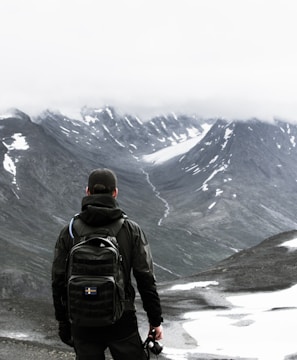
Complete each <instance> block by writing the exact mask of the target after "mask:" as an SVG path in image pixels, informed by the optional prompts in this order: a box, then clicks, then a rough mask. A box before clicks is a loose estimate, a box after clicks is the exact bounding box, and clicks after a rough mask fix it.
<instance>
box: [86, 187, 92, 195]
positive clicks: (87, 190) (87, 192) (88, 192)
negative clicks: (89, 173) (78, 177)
mask: <svg viewBox="0 0 297 360" xmlns="http://www.w3.org/2000/svg"><path fill="white" fill-rule="evenodd" d="M86 194H87V195H91V193H90V190H89V188H88V186H87V187H86Z"/></svg>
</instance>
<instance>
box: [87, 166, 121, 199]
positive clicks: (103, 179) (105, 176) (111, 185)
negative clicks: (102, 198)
mask: <svg viewBox="0 0 297 360" xmlns="http://www.w3.org/2000/svg"><path fill="white" fill-rule="evenodd" d="M116 187H117V177H116V174H115V173H114V172H113V171H112V170H110V169H96V170H93V171H92V172H91V174H90V175H89V181H88V188H89V191H90V193H91V194H98V193H99V194H100V193H112V192H113V191H114V190H115V188H116Z"/></svg>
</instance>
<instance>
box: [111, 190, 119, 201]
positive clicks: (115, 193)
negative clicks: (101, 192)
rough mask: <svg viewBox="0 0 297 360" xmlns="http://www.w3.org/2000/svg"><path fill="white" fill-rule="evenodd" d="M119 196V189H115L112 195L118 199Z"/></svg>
mask: <svg viewBox="0 0 297 360" xmlns="http://www.w3.org/2000/svg"><path fill="white" fill-rule="evenodd" d="M118 194H119V189H118V188H115V189H114V190H113V192H112V194H111V195H112V196H113V197H114V198H115V199H116V198H117V197H118Z"/></svg>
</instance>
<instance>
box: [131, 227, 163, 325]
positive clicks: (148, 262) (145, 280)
mask: <svg viewBox="0 0 297 360" xmlns="http://www.w3.org/2000/svg"><path fill="white" fill-rule="evenodd" d="M135 235H136V237H135V243H134V245H135V246H134V250H133V275H134V277H135V279H136V283H137V288H138V291H139V294H140V296H141V300H142V303H143V308H144V310H145V311H146V313H147V316H148V319H149V323H150V324H151V325H152V326H154V327H157V326H159V325H160V324H161V322H162V321H163V318H162V309H161V303H160V298H159V294H158V291H157V285H156V278H155V275H154V270H153V259H152V254H151V250H150V246H149V244H148V242H147V239H146V236H145V234H144V232H143V231H142V230H141V229H140V227H139V226H137V227H136V232H135Z"/></svg>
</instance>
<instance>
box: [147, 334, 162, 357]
mask: <svg viewBox="0 0 297 360" xmlns="http://www.w3.org/2000/svg"><path fill="white" fill-rule="evenodd" d="M155 336H156V334H155V330H152V331H151V332H150V333H149V336H148V337H147V339H146V340H145V342H144V344H143V346H144V348H145V349H149V350H150V351H151V352H152V353H153V354H155V355H159V354H160V353H161V351H162V350H163V345H162V344H160V343H159V342H158V341H156V340H155Z"/></svg>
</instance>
